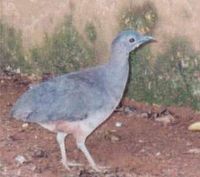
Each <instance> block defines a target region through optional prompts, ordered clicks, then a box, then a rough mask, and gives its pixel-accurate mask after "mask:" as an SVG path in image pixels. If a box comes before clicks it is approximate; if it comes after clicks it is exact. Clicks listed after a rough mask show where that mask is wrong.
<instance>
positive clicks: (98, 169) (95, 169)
mask: <svg viewBox="0 0 200 177" xmlns="http://www.w3.org/2000/svg"><path fill="white" fill-rule="evenodd" d="M92 169H93V170H94V171H96V172H107V171H108V170H109V167H104V166H98V165H95V166H92Z"/></svg>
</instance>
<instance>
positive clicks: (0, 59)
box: [0, 22, 28, 72]
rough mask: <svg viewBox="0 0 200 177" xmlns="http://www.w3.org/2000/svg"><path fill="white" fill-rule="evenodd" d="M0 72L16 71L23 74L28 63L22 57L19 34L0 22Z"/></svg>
mask: <svg viewBox="0 0 200 177" xmlns="http://www.w3.org/2000/svg"><path fill="white" fill-rule="evenodd" d="M0 52H1V53H0V72H2V71H3V70H5V69H7V70H15V71H16V70H18V71H22V72H25V71H26V70H24V68H28V63H27V62H26V60H25V57H24V53H23V52H24V51H23V47H22V38H21V33H20V32H19V31H17V30H15V29H14V28H13V27H10V26H8V25H6V24H4V23H3V22H0Z"/></svg>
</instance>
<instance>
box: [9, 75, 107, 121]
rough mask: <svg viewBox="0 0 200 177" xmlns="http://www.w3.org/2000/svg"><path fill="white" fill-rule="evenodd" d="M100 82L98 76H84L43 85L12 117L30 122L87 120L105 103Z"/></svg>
mask: <svg viewBox="0 0 200 177" xmlns="http://www.w3.org/2000/svg"><path fill="white" fill-rule="evenodd" d="M100 78H101V77H100V76H98V73H93V72H82V73H81V74H80V73H74V74H66V75H63V76H60V77H57V78H54V79H52V80H49V81H46V82H43V83H41V84H39V85H38V86H36V87H34V88H32V89H30V90H28V91H27V92H25V93H24V94H23V95H22V96H21V98H20V99H19V100H18V101H17V103H16V105H15V106H14V108H13V111H12V112H13V113H14V114H13V116H14V117H21V118H20V119H23V120H26V121H31V122H46V121H55V120H68V121H77V120H82V119H86V118H87V117H88V115H89V114H90V113H92V112H95V111H97V110H98V109H100V108H101V107H102V106H103V104H104V102H105V100H106V95H105V90H104V87H103V83H102V81H101V79H100ZM17 113H18V114H17ZM15 115H16V116H15ZM17 115H18V116H17Z"/></svg>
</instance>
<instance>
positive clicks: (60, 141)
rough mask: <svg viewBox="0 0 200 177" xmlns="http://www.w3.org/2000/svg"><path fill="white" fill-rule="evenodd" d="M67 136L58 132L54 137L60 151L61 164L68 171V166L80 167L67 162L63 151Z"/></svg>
mask: <svg viewBox="0 0 200 177" xmlns="http://www.w3.org/2000/svg"><path fill="white" fill-rule="evenodd" d="M66 136H67V134H66V133H61V132H58V133H57V136H56V140H57V142H58V144H59V147H60V151H61V156H62V159H61V162H62V164H63V165H64V167H65V168H66V169H67V170H70V168H69V166H81V164H78V163H73V162H69V161H68V160H67V156H66V151H65V137H66Z"/></svg>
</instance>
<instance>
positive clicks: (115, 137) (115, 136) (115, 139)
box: [110, 135, 121, 143]
mask: <svg viewBox="0 0 200 177" xmlns="http://www.w3.org/2000/svg"><path fill="white" fill-rule="evenodd" d="M120 139H121V138H120V136H118V135H111V136H110V141H111V142H112V143H115V142H118V141H120Z"/></svg>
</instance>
